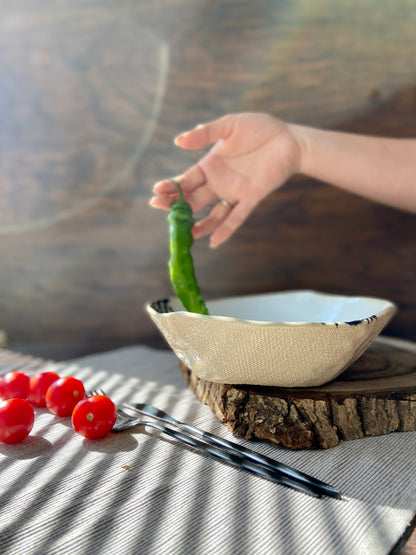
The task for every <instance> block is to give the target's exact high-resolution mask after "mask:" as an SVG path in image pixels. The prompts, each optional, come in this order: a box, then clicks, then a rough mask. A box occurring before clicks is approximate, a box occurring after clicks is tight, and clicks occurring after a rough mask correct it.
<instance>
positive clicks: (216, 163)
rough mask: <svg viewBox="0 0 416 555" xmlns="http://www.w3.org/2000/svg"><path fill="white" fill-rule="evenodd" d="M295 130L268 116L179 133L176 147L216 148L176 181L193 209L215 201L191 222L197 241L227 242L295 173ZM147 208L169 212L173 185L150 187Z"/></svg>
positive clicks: (224, 121)
mask: <svg viewBox="0 0 416 555" xmlns="http://www.w3.org/2000/svg"><path fill="white" fill-rule="evenodd" d="M295 129H296V128H295V127H294V126H291V125H288V124H286V123H284V122H282V121H280V120H277V119H275V118H273V117H272V116H269V115H266V114H250V113H246V114H235V115H226V116H224V117H222V118H220V119H217V120H215V121H212V122H210V123H206V124H203V125H198V126H197V127H196V128H195V129H193V130H191V131H188V132H186V133H183V134H181V135H179V136H178V137H177V138H176V139H175V143H176V144H177V145H178V146H180V147H181V148H184V149H200V148H204V147H206V146H208V145H210V144H214V143H215V144H214V146H213V147H212V148H211V150H210V151H209V152H208V153H207V154H206V155H205V156H203V157H202V158H201V160H200V161H199V162H198V163H197V164H195V165H194V166H192V167H191V168H189V169H188V170H187V171H186V172H185V173H184V174H183V175H181V176H179V177H176V179H177V180H178V181H179V182H180V185H181V188H182V191H183V195H184V198H185V200H186V201H187V202H188V203H189V204H190V205H191V207H192V210H193V211H194V212H197V211H198V210H200V209H202V208H204V207H206V206H208V205H209V204H211V203H212V202H213V201H215V200H225V201H227V203H228V204H229V205H230V207H228V206H226V205H224V204H223V203H220V202H218V203H217V204H215V206H214V207H213V208H212V210H211V212H210V213H209V215H208V216H207V217H205V218H203V219H202V220H200V221H197V222H196V223H195V226H194V228H193V231H192V233H193V236H194V238H195V239H197V238H200V237H204V236H206V235H211V238H210V244H211V246H218V245H220V244H221V243H223V242H224V241H226V240H227V239H228V238H229V237H230V236H231V235H232V234H233V233H234V231H235V230H236V229H237V228H238V227H239V226H241V224H242V223H243V222H244V221H245V220H246V219H247V217H248V216H249V214H250V213H251V212H252V211H253V209H254V208H255V207H256V206H257V205H258V204H259V202H260V201H261V200H263V199H264V197H266V196H267V195H268V194H269V193H270V192H271V191H273V190H274V189H276V188H277V187H279V186H280V185H282V184H283V183H284V182H285V181H286V180H287V179H288V178H289V177H290V176H291V175H293V174H294V173H296V172H297V171H298V170H299V165H300V147H299V142H298V140H297V139H296V136H295ZM153 191H154V193H155V194H156V196H154V197H153V198H152V199H151V200H150V204H151V206H154V207H156V208H162V209H164V210H169V207H170V205H171V204H172V203H173V202H174V201H175V200H176V199H177V198H178V195H177V191H176V187H175V184H174V183H173V182H172V181H170V180H163V181H160V182H159V183H156V185H155V186H154V188H153Z"/></svg>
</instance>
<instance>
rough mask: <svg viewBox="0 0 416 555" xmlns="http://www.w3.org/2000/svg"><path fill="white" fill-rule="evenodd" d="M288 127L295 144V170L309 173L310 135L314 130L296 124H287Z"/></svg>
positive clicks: (311, 142)
mask: <svg viewBox="0 0 416 555" xmlns="http://www.w3.org/2000/svg"><path fill="white" fill-rule="evenodd" d="M288 127H289V130H290V132H291V134H292V137H293V139H294V141H295V143H296V145H297V151H298V155H297V172H298V173H302V174H304V175H309V173H310V171H311V170H310V166H311V164H310V161H311V158H312V155H311V151H312V144H313V141H312V136H313V131H314V130H313V129H312V128H310V127H305V126H303V125H296V124H289V125H288Z"/></svg>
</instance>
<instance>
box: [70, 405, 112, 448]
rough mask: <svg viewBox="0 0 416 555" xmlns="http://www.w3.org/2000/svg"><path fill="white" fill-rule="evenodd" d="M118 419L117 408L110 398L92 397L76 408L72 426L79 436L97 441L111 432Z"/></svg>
mask: <svg viewBox="0 0 416 555" xmlns="http://www.w3.org/2000/svg"><path fill="white" fill-rule="evenodd" d="M116 418H117V413H116V407H115V405H114V403H113V401H112V400H111V399H110V398H109V397H106V396H105V395H91V396H90V397H86V398H85V399H83V400H82V401H80V402H79V403H78V404H77V406H76V407H75V408H74V412H73V413H72V425H73V427H74V430H75V431H76V432H77V434H80V435H82V436H84V437H87V438H88V439H96V438H98V437H103V436H105V435H107V434H108V432H111V429H112V427H113V426H114V423H115V421H116Z"/></svg>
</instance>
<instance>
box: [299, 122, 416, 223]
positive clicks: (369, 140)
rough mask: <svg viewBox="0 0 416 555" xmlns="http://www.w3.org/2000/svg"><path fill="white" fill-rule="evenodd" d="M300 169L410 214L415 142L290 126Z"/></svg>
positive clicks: (414, 196)
mask: <svg viewBox="0 0 416 555" xmlns="http://www.w3.org/2000/svg"><path fill="white" fill-rule="evenodd" d="M291 127H292V129H293V133H294V135H295V136H296V137H297V139H298V141H299V144H300V148H301V152H302V155H301V163H300V168H299V170H300V173H303V174H305V175H308V176H310V177H314V178H316V179H319V180H321V181H324V182H326V183H330V184H332V185H335V186H337V187H339V188H341V189H344V190H346V191H349V192H351V193H355V194H358V195H361V196H363V197H366V198H368V199H371V200H374V201H377V202H381V203H383V204H387V205H390V206H394V207H396V208H400V209H403V210H407V211H411V212H416V140H415V139H389V138H379V137H370V136H364V135H353V134H349V133H342V132H335V131H323V130H320V129H313V128H309V127H303V126H296V125H293V126H291Z"/></svg>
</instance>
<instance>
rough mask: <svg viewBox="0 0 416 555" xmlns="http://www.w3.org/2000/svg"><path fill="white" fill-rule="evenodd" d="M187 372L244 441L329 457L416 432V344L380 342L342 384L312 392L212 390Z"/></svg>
mask: <svg viewBox="0 0 416 555" xmlns="http://www.w3.org/2000/svg"><path fill="white" fill-rule="evenodd" d="M179 366H180V368H181V370H182V372H183V374H184V377H185V380H186V382H187V384H188V387H189V388H190V389H191V391H193V393H194V394H195V395H196V396H197V397H198V398H199V399H200V400H201V401H202V402H203V403H205V404H207V405H208V406H209V407H210V408H211V410H212V411H213V412H214V414H215V415H216V417H217V418H218V419H219V420H220V421H221V422H223V423H224V424H226V425H227V427H228V428H229V430H230V431H231V432H232V433H233V434H234V435H236V436H238V437H244V438H258V439H262V440H267V441H271V442H273V443H275V444H278V445H281V446H284V447H289V448H291V449H316V448H322V449H328V448H330V447H335V446H336V445H338V444H339V443H340V441H348V440H351V439H358V438H363V437H365V436H378V435H383V434H389V433H391V432H407V431H415V430H416V343H411V342H408V341H402V340H397V339H391V338H384V337H379V338H378V339H377V340H376V341H375V342H374V343H373V344H372V345H371V347H370V348H369V349H368V350H367V351H366V352H365V353H364V354H363V355H362V356H361V357H360V358H359V359H358V360H357V361H356V362H355V363H354V364H352V365H351V366H350V367H349V368H348V369H347V370H346V371H345V372H344V373H343V374H342V375H341V376H339V377H338V378H337V379H336V380H334V381H332V382H330V383H328V384H325V385H322V386H319V387H309V388H278V387H260V386H250V385H231V384H220V383H214V382H208V381H205V380H202V379H200V378H198V377H197V376H196V375H195V374H194V373H193V372H192V371H191V370H189V369H188V368H187V367H186V366H185V365H184V364H182V363H181V362H179Z"/></svg>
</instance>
